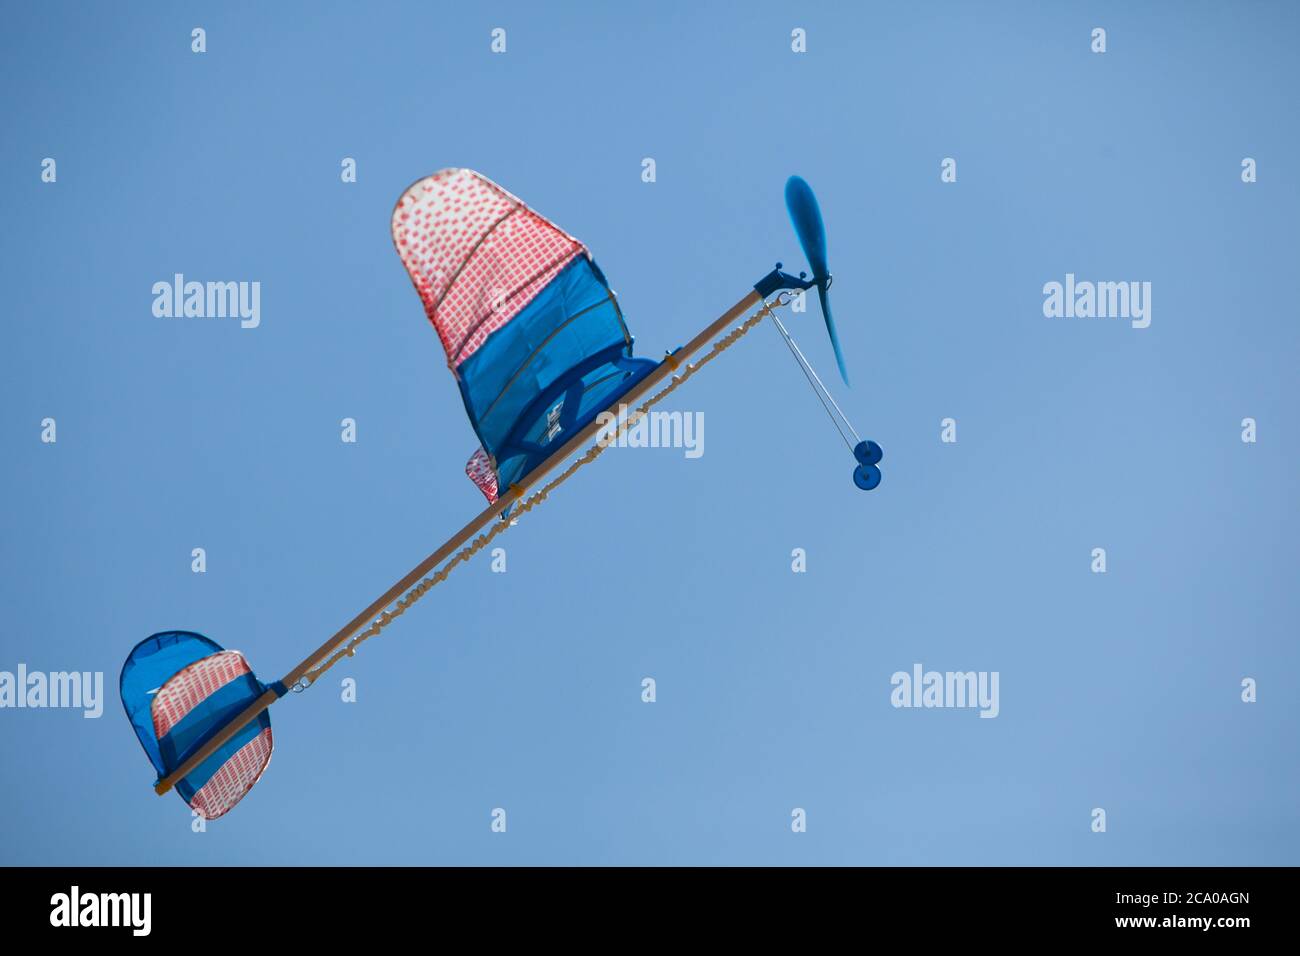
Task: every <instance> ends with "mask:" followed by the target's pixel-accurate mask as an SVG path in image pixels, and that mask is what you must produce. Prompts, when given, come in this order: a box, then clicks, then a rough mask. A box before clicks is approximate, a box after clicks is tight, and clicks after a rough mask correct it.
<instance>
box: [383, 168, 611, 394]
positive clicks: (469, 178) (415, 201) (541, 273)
mask: <svg viewBox="0 0 1300 956" xmlns="http://www.w3.org/2000/svg"><path fill="white" fill-rule="evenodd" d="M393 243H394V245H396V246H397V254H398V255H399V256H401V259H402V264H403V265H405V266H406V271H407V272H408V273H409V274H410V276H411V281H412V282H414V283H415V290H416V291H417V292H418V293H419V294H420V300H421V301H422V302H423V303H424V312H425V314H426V315H427V316H428V317H429V321H430V322H432V323H433V327H434V328H435V329H437V331H438V338H440V339H441V340H442V346H443V348H444V349H445V350H446V352H447V364H448V365H450V366H451V367H452V368H453V369H455V368H456V366H458V365H460V363H461V362H463V361H465V359H467V358H469V357H470V356H471V355H473V354H474V351H475V350H476V349H477V348H478V347H479V346H480V345H482V344H483V342H484V341H486V339H487V337H488V336H489V335H491V334H492V333H493V332H495V331H496V330H497V329H499V328H501V326H503V325H505V324H506V323H507V322H509V321H510V320H511V319H513V318H514V317H515V316H516V315H518V314H519V312H520V311H521V310H522V309H523V308H524V306H526V305H528V303H529V302H531V301H532V300H533V297H534V296H536V295H537V293H538V292H540V291H541V290H542V289H543V288H544V287H545V286H546V284H547V283H548V282H550V281H551V280H552V279H553V278H555V276H556V275H557V274H558V273H559V271H560V270H561V269H563V268H564V267H565V266H566V265H568V264H569V263H570V262H571V261H573V259H574V258H575V257H576V256H578V255H579V254H582V255H585V254H586V253H587V250H586V247H585V246H583V244H582V243H580V242H579V241H578V240H577V239H574V238H573V237H572V236H570V235H568V234H567V233H565V232H564V231H563V230H561V229H559V228H557V227H556V226H555V225H554V224H553V223H551V222H549V221H548V220H546V219H544V218H542V217H541V216H539V215H537V213H535V212H533V211H532V210H531V209H529V208H528V207H527V206H525V205H524V204H523V203H522V202H520V201H519V200H518V199H516V198H515V197H514V196H512V195H511V194H510V193H508V192H506V191H505V190H504V189H502V188H501V187H500V186H498V185H497V184H496V183H494V182H492V180H490V179H488V178H487V177H486V176H482V175H480V174H478V173H476V172H474V170H472V169H444V170H440V171H439V172H436V173H434V174H433V175H432V176H429V177H427V178H425V179H422V180H420V181H419V182H417V183H415V185H413V186H411V188H410V189H408V190H406V192H405V193H403V194H402V198H401V199H399V200H398V201H397V206H396V207H395V208H394V209H393Z"/></svg>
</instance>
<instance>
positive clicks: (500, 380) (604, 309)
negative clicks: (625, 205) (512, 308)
mask: <svg viewBox="0 0 1300 956" xmlns="http://www.w3.org/2000/svg"><path fill="white" fill-rule="evenodd" d="M620 343H623V344H625V345H626V346H627V349H626V354H629V355H630V354H631V345H630V343H628V342H627V338H626V336H625V331H624V328H623V323H622V321H621V319H620V317H619V314H618V309H617V306H616V305H615V304H614V300H613V298H612V296H611V295H610V292H609V288H608V287H607V286H606V285H605V281H604V277H603V276H602V275H601V274H600V272H599V270H597V269H596V268H595V266H594V264H593V263H592V262H591V261H590V260H589V259H587V257H586V256H579V257H578V258H577V259H575V260H574V261H573V262H571V263H570V264H569V265H568V266H566V267H565V268H564V269H563V270H561V271H560V273H559V274H558V275H557V276H556V277H555V278H554V279H553V280H552V281H551V282H550V283H549V284H548V285H547V286H546V288H544V289H543V290H542V291H541V292H540V293H538V295H537V297H536V298H534V299H533V301H532V302H530V303H529V304H528V306H527V307H526V308H525V309H524V310H523V311H522V312H520V313H519V314H518V315H517V316H515V317H514V318H513V319H512V320H511V321H510V322H509V323H508V324H507V325H504V326H502V327H501V328H500V329H498V330H497V331H496V332H494V333H492V335H491V336H489V337H488V339H487V341H486V342H484V343H483V345H482V346H480V347H479V349H478V351H476V352H475V353H474V354H473V355H471V356H470V357H469V358H468V359H466V360H465V361H464V362H462V363H461V364H460V366H459V368H458V369H457V375H458V377H459V379H460V385H461V395H462V397H463V398H464V400H465V408H466V411H468V412H469V417H470V421H471V422H472V423H473V425H474V429H475V431H476V432H477V433H478V436H479V439H480V440H481V441H482V443H483V447H484V448H485V449H486V450H487V451H488V452H489V453H490V454H492V455H493V456H497V454H498V451H499V449H500V445H501V442H502V441H503V439H504V438H505V437H506V436H507V435H508V434H509V433H510V431H511V430H512V429H513V428H515V426H516V423H517V422H518V420H519V416H520V415H521V414H522V413H523V412H524V410H525V409H527V408H528V407H529V406H530V405H532V404H533V402H534V401H535V400H536V399H537V397H538V396H539V395H541V394H542V393H543V392H544V391H546V390H547V389H548V388H549V387H550V386H552V385H553V384H554V383H555V382H556V381H558V380H559V379H560V378H561V377H563V376H564V375H565V374H566V373H568V372H569V370H570V369H572V368H574V366H576V365H578V364H580V363H581V362H583V361H584V360H585V359H587V358H589V357H590V356H592V355H594V354H596V353H598V352H601V351H602V350H604V349H608V348H610V347H611V346H614V345H618V344H620Z"/></svg>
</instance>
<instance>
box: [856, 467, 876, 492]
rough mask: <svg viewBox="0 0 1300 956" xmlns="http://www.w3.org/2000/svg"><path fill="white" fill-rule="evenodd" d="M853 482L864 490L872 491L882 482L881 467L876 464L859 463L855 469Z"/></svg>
mask: <svg viewBox="0 0 1300 956" xmlns="http://www.w3.org/2000/svg"><path fill="white" fill-rule="evenodd" d="M853 483H854V484H855V485H857V486H858V487H859V488H861V489H862V490H863V491H870V490H871V489H873V488H875V487H876V485H878V484H880V469H879V468H877V467H876V466H875V465H858V467H856V468H854V469H853Z"/></svg>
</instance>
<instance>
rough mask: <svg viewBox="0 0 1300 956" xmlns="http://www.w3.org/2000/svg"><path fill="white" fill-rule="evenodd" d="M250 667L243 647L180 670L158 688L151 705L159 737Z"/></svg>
mask: <svg viewBox="0 0 1300 956" xmlns="http://www.w3.org/2000/svg"><path fill="white" fill-rule="evenodd" d="M249 670H250V668H249V666H248V661H246V660H244V655H243V654H241V653H239V651H222V652H221V653H219V654H213V655H211V656H210V657H205V658H203V659H202V660H198V661H195V662H194V663H193V664H191V665H190V666H189V667H184V668H182V669H180V670H178V671H177V672H176V673H175V674H173V675H172V676H171V677H169V678H168V679H167V683H165V684H163V685H162V687H160V688H159V689H158V693H157V694H155V695H154V698H153V703H152V704H151V705H150V708H149V711H150V713H151V714H152V715H153V729H154V733H155V734H157V735H158V739H159V740H161V739H162V738H163V737H165V736H166V735H167V732H168V731H169V730H171V729H172V728H173V727H175V726H176V725H177V724H179V723H180V722H181V720H182V719H184V717H185V715H186V714H188V713H189V712H190V711H191V710H193V709H194V708H195V707H197V706H198V705H199V704H200V703H202V702H203V701H205V700H207V699H208V698H209V697H211V696H212V695H213V694H215V693H216V692H217V691H218V690H220V689H221V688H223V687H225V686H226V685H227V684H229V683H230V682H231V681H232V680H234V679H235V678H236V677H240V676H242V675H244V674H247V673H248V672H249Z"/></svg>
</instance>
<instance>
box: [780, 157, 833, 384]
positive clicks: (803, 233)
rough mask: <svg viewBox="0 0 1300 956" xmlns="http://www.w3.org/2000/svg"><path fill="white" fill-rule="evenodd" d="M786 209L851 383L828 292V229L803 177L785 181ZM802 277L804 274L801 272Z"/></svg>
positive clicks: (824, 316) (815, 199)
mask: <svg viewBox="0 0 1300 956" xmlns="http://www.w3.org/2000/svg"><path fill="white" fill-rule="evenodd" d="M785 208H786V209H788V210H789V211H790V222H792V223H793V224H794V231H795V235H797V236H798V237H799V245H800V246H801V247H802V248H803V254H804V258H805V259H807V260H808V266H809V268H811V269H812V273H813V277H812V284H813V285H815V286H817V298H818V299H819V300H820V301H821V306H822V318H823V319H824V320H825V321H826V334H827V335H829V336H830V338H831V348H833V349H834V350H835V364H836V365H838V366H839V367H840V378H842V379H844V384H845V385H847V384H849V372H848V369H847V368H845V366H844V353H843V352H842V351H841V350H840V337H839V336H838V335H836V334H835V320H834V319H833V318H832V317H831V303H830V300H829V299H828V298H827V297H826V292H827V290H828V289H830V287H831V273H830V269H828V268H827V267H826V226H825V225H824V224H823V223H822V211H821V207H820V206H818V205H817V197H816V196H815V195H813V191H812V187H811V186H809V185H808V183H807V182H805V181H804V180H803V178H802V177H799V176H791V177H790V178H789V179H787V180H786V181H785ZM799 277H800V278H803V274H802V273H800V276H799Z"/></svg>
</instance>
